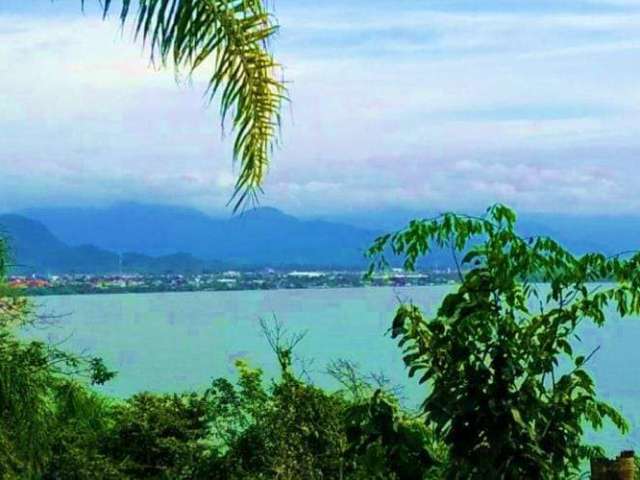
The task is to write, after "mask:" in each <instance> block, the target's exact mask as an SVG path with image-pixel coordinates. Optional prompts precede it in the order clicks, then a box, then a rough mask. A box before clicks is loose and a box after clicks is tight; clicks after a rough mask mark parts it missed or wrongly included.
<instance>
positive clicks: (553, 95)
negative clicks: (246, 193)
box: [0, 6, 640, 214]
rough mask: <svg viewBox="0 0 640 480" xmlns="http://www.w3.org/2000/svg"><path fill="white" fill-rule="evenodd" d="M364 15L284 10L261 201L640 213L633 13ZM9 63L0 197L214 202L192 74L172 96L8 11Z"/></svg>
mask: <svg viewBox="0 0 640 480" xmlns="http://www.w3.org/2000/svg"><path fill="white" fill-rule="evenodd" d="M356 9H357V7H355V6H351V7H349V10H350V11H351V12H355V11H356ZM358 12H359V15H355V14H353V15H348V14H345V12H344V11H342V10H340V9H337V8H335V7H334V8H331V7H327V8H316V9H310V10H308V9H305V10H302V9H300V8H297V7H291V8H288V9H285V10H284V11H283V12H281V15H280V17H281V21H282V23H283V25H284V27H283V31H282V34H281V36H280V38H279V39H278V43H277V44H276V50H277V51H278V53H279V54H280V55H279V56H280V58H281V60H282V62H283V63H284V64H285V65H286V74H287V78H288V79H289V80H291V81H292V84H291V97H292V99H293V103H292V105H291V106H290V113H291V115H290V114H289V110H287V111H286V112H285V117H284V118H285V121H284V125H283V132H284V137H283V147H282V149H281V150H280V151H278V152H276V157H275V161H274V164H273V166H272V168H271V172H270V176H269V179H268V182H267V184H266V186H265V189H266V192H267V195H266V197H265V198H264V201H265V203H269V204H275V205H277V206H280V207H282V208H284V209H285V210H290V211H293V212H295V213H306V214H312V213H322V212H328V211H333V210H339V209H340V208H343V206H344V205H345V204H348V205H350V206H352V207H354V208H355V207H358V208H361V209H368V208H374V207H376V206H412V207H419V206H424V205H429V206H430V207H434V208H440V209H441V208H449V207H469V206H472V207H477V206H478V205H480V204H488V203H493V202H494V201H497V200H500V201H505V202H508V203H512V204H514V205H516V206H518V207H519V208H524V209H529V210H540V209H542V210H562V209H565V208H576V209H580V210H585V211H603V210H609V209H612V208H613V209H617V210H619V211H622V210H624V211H637V209H638V208H640V194H636V193H635V189H634V187H633V185H635V183H637V181H638V180H639V179H640V178H639V177H640V167H639V166H637V162H636V158H637V153H638V152H640V135H638V133H637V132H638V125H640V108H639V106H640V90H638V87H637V83H638V77H639V73H640V58H639V57H640V52H639V51H638V47H640V28H639V27H640V15H638V14H635V13H631V14H625V13H615V14H614V13H610V12H609V13H606V14H596V13H590V14H588V15H587V14H573V13H567V12H564V13H562V14H557V15H551V14H549V13H548V12H545V13H536V12H522V13H514V12H502V13H496V12H492V13H474V14H470V13H468V12H434V11H422V12H420V11H416V10H415V8H414V9H413V10H411V11H409V10H407V11H398V12H397V14H394V15H393V16H390V15H384V16H383V15H380V13H379V12H375V11H365V10H364V9H360V10H358ZM341 13H342V14H341ZM347 13H348V12H347ZM0 60H1V61H0V107H1V113H0V129H1V130H2V134H0V169H1V170H2V172H3V176H2V178H0V203H2V204H4V205H10V204H11V205H18V206H19V205H21V204H34V203H39V202H40V203H42V202H44V201H48V202H59V203H69V202H76V201H82V202H89V203H91V202H105V201H108V200H109V199H113V200H121V199H128V198H134V199H138V200H150V201H154V200H162V201H174V202H180V203H187V204H193V205H198V206H202V207H205V208H207V209H210V210H220V209H222V208H224V205H225V203H226V200H227V199H228V195H229V194H230V192H231V190H232V184H233V178H234V177H233V168H232V163H231V156H230V141H229V139H226V140H225V141H221V140H220V129H219V126H218V123H219V118H218V116H217V115H216V110H215V108H213V109H208V110H207V109H205V108H204V105H205V102H204V100H203V98H202V96H201V94H202V87H203V85H202V82H201V79H198V80H196V81H195V85H194V86H193V87H188V86H182V87H178V86H176V84H175V79H174V77H173V75H172V73H170V72H157V71H155V70H154V69H153V68H152V67H150V65H149V63H148V60H147V57H146V56H145V55H144V54H143V53H142V52H141V51H140V48H139V47H138V46H133V45H131V43H130V42H129V37H128V35H125V36H124V38H122V35H121V32H120V30H119V28H118V27H117V26H116V25H115V24H114V23H103V22H100V21H99V20H96V19H90V18H84V19H83V18H76V19H71V17H55V18H50V19H44V18H34V17H29V16H11V17H9V16H6V15H4V16H3V15H0ZM623 192H624V193H623Z"/></svg>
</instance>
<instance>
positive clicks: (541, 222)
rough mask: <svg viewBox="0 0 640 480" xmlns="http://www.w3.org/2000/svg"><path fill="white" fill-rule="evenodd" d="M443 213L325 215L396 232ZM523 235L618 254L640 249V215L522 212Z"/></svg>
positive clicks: (578, 249)
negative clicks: (415, 219) (413, 221)
mask: <svg viewBox="0 0 640 480" xmlns="http://www.w3.org/2000/svg"><path fill="white" fill-rule="evenodd" d="M438 213H439V212H436V211H433V210H426V211H422V212H418V211H411V210H384V211H372V212H367V213H352V214H349V213H346V214H342V215H334V216H332V217H325V218H326V219H329V218H330V219H332V220H333V221H340V222H344V223H348V224H351V225H354V226H358V227H360V228H374V229H377V230H382V231H395V230H398V229H401V228H404V227H405V226H406V225H407V224H408V222H409V220H411V219H414V218H431V217H434V216H436V215H437V214H438ZM518 230H519V232H520V233H521V234H522V235H525V236H530V235H547V236H551V237H553V238H555V239H556V240H558V241H559V242H560V243H561V244H563V245H564V246H565V247H566V248H568V249H569V250H571V251H572V252H574V253H576V254H582V253H586V252H592V251H599V252H603V253H606V254H615V253H619V252H624V251H628V250H639V249H640V215H577V214H550V213H522V214H520V215H518Z"/></svg>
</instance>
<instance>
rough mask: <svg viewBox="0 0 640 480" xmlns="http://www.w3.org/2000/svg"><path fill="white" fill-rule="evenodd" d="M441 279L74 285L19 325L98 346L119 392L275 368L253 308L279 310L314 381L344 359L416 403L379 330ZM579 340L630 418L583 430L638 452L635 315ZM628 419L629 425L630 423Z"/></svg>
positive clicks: (437, 292) (269, 313)
mask: <svg viewBox="0 0 640 480" xmlns="http://www.w3.org/2000/svg"><path fill="white" fill-rule="evenodd" d="M449 288H450V287H447V286H435V287H416V288H355V289H319V290H270V291H244V292H195V293H161V294H129V295H80V296H60V297H44V298H39V299H38V300H37V303H38V305H39V309H40V312H42V313H45V314H55V315H59V316H60V318H58V319H57V320H56V321H55V322H54V323H53V324H52V325H47V326H46V327H42V326H41V327H38V328H32V329H31V330H30V331H29V332H28V335H30V336H35V337H38V338H42V339H46V340H47V341H50V342H54V343H60V342H62V345H63V347H64V348H66V349H69V350H72V351H75V352H84V353H88V354H91V355H99V356H102V357H103V358H104V359H105V361H106V362H107V364H108V365H109V366H110V367H111V368H112V369H115V370H117V371H118V372H119V374H118V376H117V377H116V379H115V380H113V381H112V382H110V383H109V384H108V385H107V386H105V387H102V391H104V392H105V393H108V394H110V395H115V396H119V397H124V396H128V395H131V394H133V393H135V392H139V391H142V390H150V391H154V392H173V391H185V390H190V389H203V388H206V387H207V386H208V385H209V384H210V382H211V380H212V379H214V378H217V377H221V376H224V377H228V378H234V377H235V368H234V362H235V361H236V360H237V359H239V358H243V359H246V360H247V361H249V362H250V363H251V364H252V365H254V366H260V367H262V368H263V369H264V370H265V372H266V374H267V376H273V375H276V374H277V365H276V362H275V357H274V355H273V353H272V352H271V350H270V347H269V345H268V343H267V342H266V341H265V339H264V337H263V334H262V332H261V329H260V325H259V320H260V318H266V319H270V318H272V317H273V316H276V317H277V318H278V319H279V320H280V321H281V322H282V323H283V324H284V325H285V326H286V328H287V329H288V330H289V331H290V332H291V333H299V332H307V334H306V337H305V338H304V340H303V341H302V342H301V343H300V344H299V346H298V348H297V351H296V355H297V363H298V365H304V366H305V370H306V371H308V372H309V374H310V376H311V377H312V379H313V381H314V382H315V383H317V384H319V385H321V386H324V387H329V388H331V387H335V386H336V385H335V383H334V382H333V381H332V379H331V378H330V376H328V375H327V374H326V373H325V372H326V366H327V364H328V363H329V362H330V361H332V360H336V359H346V360H350V361H352V362H355V363H357V364H358V365H359V367H360V369H361V371H362V372H363V373H383V374H384V375H385V376H386V377H387V378H389V380H390V382H391V383H392V384H393V385H399V386H401V387H402V388H403V392H402V394H403V397H404V402H405V403H406V404H407V405H408V406H416V405H417V404H418V403H419V401H420V399H421V398H424V390H423V387H420V386H417V385H416V382H415V381H414V380H412V379H408V378H407V376H406V372H405V370H404V368H403V365H402V361H401V355H400V352H399V350H398V348H397V346H396V344H395V342H394V341H393V340H392V339H391V338H390V337H389V335H388V334H387V330H388V328H389V326H390V325H391V320H392V318H393V314H394V311H395V309H396V307H397V306H398V303H399V301H400V300H403V301H407V300H412V301H413V302H414V303H416V304H418V305H420V306H422V307H423V308H424V309H425V310H427V311H432V310H433V309H434V308H435V307H436V306H437V305H438V303H439V301H440V300H441V299H442V297H443V296H444V295H445V294H446V292H447V291H448V289H449ZM580 335H581V338H582V342H576V345H575V347H576V349H578V350H581V351H584V352H586V353H588V352H589V351H591V350H592V349H593V348H595V347H596V346H598V345H599V346H600V347H601V348H600V350H599V351H598V353H597V354H596V355H595V356H594V358H593V359H592V360H591V361H590V363H589V369H590V371H591V372H592V373H593V375H594V378H595V380H596V385H597V387H598V391H599V393H600V394H601V395H602V397H604V398H605V399H606V400H608V401H610V402H611V403H612V404H614V405H615V406H616V407H618V408H620V409H621V410H622V411H623V413H624V414H625V415H626V417H627V418H628V419H629V420H630V422H631V424H632V426H633V427H632V431H631V432H630V434H629V435H627V436H626V437H622V436H620V435H618V434H617V433H615V432H614V431H613V429H611V428H606V429H605V431H604V432H600V433H595V434H591V435H590V437H591V438H592V439H593V440H595V441H598V442H599V443H602V444H604V445H605V446H606V447H607V449H608V450H609V451H610V452H611V453H613V452H615V451H617V450H620V449H633V448H634V447H635V448H636V450H640V415H639V413H640V319H628V320H620V319H619V318H618V317H617V315H616V314H615V312H613V311H611V312H609V319H608V322H607V325H606V326H605V327H603V328H597V327H595V326H590V325H586V326H584V327H582V329H581V331H580ZM636 426H637V427H636Z"/></svg>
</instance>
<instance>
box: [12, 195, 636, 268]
mask: <svg viewBox="0 0 640 480" xmlns="http://www.w3.org/2000/svg"><path fill="white" fill-rule="evenodd" d="M429 216H432V214H431V213H425V212H422V215H421V214H420V213H419V212H411V211H386V212H369V213H359V214H352V215H347V214H343V215H341V216H337V215H334V216H332V217H327V218H323V219H306V220H303V219H299V218H296V217H294V216H291V215H287V214H285V213H283V212H281V211H279V210H277V209H275V208H269V207H263V208H257V209H254V210H249V211H247V212H245V213H243V214H242V215H238V216H233V217H230V218H214V217H211V216H209V215H207V214H205V213H203V212H201V211H199V210H196V209H192V208H187V207H175V206H166V205H145V204H137V203H122V204H116V205H113V206H111V207H105V208H77V207H70V208H38V209H30V210H25V211H21V212H18V213H16V214H8V215H0V229H1V230H0V231H3V232H4V233H5V235H6V236H8V237H9V238H10V244H11V246H12V250H13V253H14V258H15V261H16V263H17V264H19V268H17V269H16V270H17V271H23V272H38V273H46V272H48V273H69V272H85V273H106V272H109V273H114V272H119V271H126V272H140V273H161V272H176V273H178V272H179V273H191V272H202V271H219V270H223V269H229V268H247V269H248V268H259V267H273V268H325V269H328V268H344V269H347V268H365V267H366V266H367V261H366V259H364V257H363V252H364V251H365V249H366V248H367V246H368V245H370V243H371V241H372V240H373V239H374V238H376V237H377V236H378V235H379V234H381V233H383V232H387V231H390V230H395V229H398V228H401V227H402V226H403V225H406V223H407V221H408V220H409V219H411V218H420V217H429ZM519 231H520V232H521V233H522V234H525V235H551V236H553V237H554V238H556V239H558V240H559V241H560V242H561V243H563V244H564V245H565V246H566V247H567V248H569V249H570V250H572V251H573V252H575V253H578V254H579V253H584V252H586V251H602V252H604V253H607V254H612V253H617V252H620V251H626V250H634V249H637V248H638V247H637V246H638V245H640V219H639V218H638V217H633V216H625V217H623V216H579V215H559V214H525V215H523V216H521V218H520V221H519ZM425 265H426V266H441V267H446V266H452V263H451V259H450V255H449V254H448V253H447V252H444V251H438V252H435V253H434V255H432V256H431V257H430V259H429V262H428V263H425Z"/></svg>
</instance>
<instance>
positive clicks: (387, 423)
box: [0, 206, 640, 480]
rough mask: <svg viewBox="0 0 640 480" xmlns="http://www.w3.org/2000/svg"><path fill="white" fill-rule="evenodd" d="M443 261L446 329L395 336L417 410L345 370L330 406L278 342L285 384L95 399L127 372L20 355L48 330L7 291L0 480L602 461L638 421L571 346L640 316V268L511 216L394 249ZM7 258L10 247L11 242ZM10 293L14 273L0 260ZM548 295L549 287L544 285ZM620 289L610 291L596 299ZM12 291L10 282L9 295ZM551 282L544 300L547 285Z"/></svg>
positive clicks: (456, 222)
mask: <svg viewBox="0 0 640 480" xmlns="http://www.w3.org/2000/svg"><path fill="white" fill-rule="evenodd" d="M432 246H437V247H440V248H442V247H450V248H451V249H452V252H454V255H455V256H456V258H457V254H456V253H455V252H461V254H462V255H463V258H462V259H461V260H460V262H459V263H460V284H459V287H458V288H457V289H456V290H455V291H453V292H452V293H450V294H449V295H448V296H447V297H446V298H445V299H444V301H443V303H442V305H441V306H440V308H439V309H438V310H437V312H436V313H435V315H433V316H427V315H425V314H424V313H423V312H421V311H420V310H419V309H418V308H417V307H416V306H414V305H411V304H406V305H401V306H400V307H399V309H398V313H397V315H396V317H395V319H394V320H393V323H392V334H393V336H394V337H397V338H399V339H400V344H401V347H402V350H403V354H404V360H405V362H406V364H407V367H408V369H409V375H410V376H412V377H413V376H414V375H416V374H417V375H419V377H420V379H419V381H420V382H421V383H425V384H426V385H427V386H428V388H426V389H425V394H426V398H425V401H424V403H423V405H422V409H421V411H419V412H408V411H406V410H403V409H402V408H401V407H400V406H399V404H398V401H397V399H396V398H395V397H394V396H393V394H392V393H391V392H389V391H388V390H386V389H385V388H384V386H382V387H381V386H379V385H375V384H374V385H372V384H371V382H368V381H366V380H365V378H364V377H362V376H361V375H359V374H358V373H357V371H355V370H354V369H353V368H351V366H350V365H349V364H348V363H345V362H338V363H336V364H334V365H333V366H332V368H331V371H332V372H333V374H334V376H335V377H336V378H337V379H338V380H339V381H340V383H341V384H342V385H343V386H344V388H342V389H341V390H340V391H336V392H327V391H325V390H322V389H320V388H318V387H316V386H314V385H312V384H310V383H309V382H308V381H303V380H302V378H301V377H300V376H299V375H297V374H296V371H295V369H294V368H293V365H292V362H291V358H292V349H293V348H294V347H295V344H296V343H297V340H298V339H297V338H293V339H291V338H289V339H287V337H286V335H282V332H281V331H280V330H278V329H276V330H275V331H274V330H271V331H267V339H268V340H269V342H270V344H271V346H272V347H273V350H274V353H275V355H276V356H277V359H278V361H279V364H280V367H281V375H280V376H279V378H277V379H275V380H272V381H267V380H265V379H264V378H263V375H262V372H261V371H260V370H259V369H257V368H254V367H252V366H250V365H247V364H245V363H242V362H239V363H238V365H237V367H238V381H237V382H236V383H235V384H234V383H231V382H230V381H228V380H226V379H217V380H215V381H213V382H212V384H211V385H210V387H209V388H207V389H206V390H205V391H202V392H192V393H182V394H174V395H158V394H153V393H140V394H138V395H135V396H133V397H132V398H129V399H127V400H124V401H118V400H114V399H108V398H103V397H101V396H99V395H97V394H96V393H94V392H93V391H92V389H91V387H90V384H91V383H93V384H100V383H103V382H106V381H108V380H109V379H110V378H111V377H112V376H113V375H114V373H113V372H111V371H109V370H108V369H107V368H106V367H105V365H104V364H103V363H102V361H101V360H100V359H98V358H83V357H77V356H74V355H69V354H67V353H65V352H63V351H61V350H59V349H58V348H56V347H52V346H48V345H45V344H42V343H39V342H29V341H24V340H20V339H19V338H18V337H17V336H16V330H17V329H18V328H19V327H20V326H21V325H23V324H24V322H28V321H37V318H36V317H35V316H34V312H32V311H31V310H30V305H29V303H28V302H27V301H26V300H25V299H24V298H22V297H20V296H19V295H18V294H17V293H16V292H15V291H12V290H11V289H9V288H7V287H6V286H2V291H1V292H0V298H1V301H0V360H1V361H0V476H1V478H7V479H89V478H90V479H111V478H113V479H123V478H124V479H127V478H129V479H142V478H149V479H291V480H293V479H353V480H356V479H398V480H404V479H407V480H409V479H430V478H433V479H436V478H453V479H455V478H460V479H494V478H495V479H516V478H528V479H564V478H571V477H573V476H575V475H577V474H579V472H580V469H581V465H582V463H581V462H583V461H584V460H585V459H587V458H589V457H592V456H595V455H600V452H599V450H598V449H597V448H595V447H590V446H587V445H584V444H583V441H582V433H583V427H584V426H585V425H587V424H590V425H591V426H593V427H595V428H598V427H599V426H601V425H602V422H603V420H605V419H609V420H612V421H613V422H614V424H615V425H617V426H618V427H619V428H620V429H621V430H622V431H624V430H625V429H626V428H627V427H626V423H625V422H624V420H623V419H622V418H621V417H620V415H619V414H618V413H617V412H616V411H615V410H614V409H613V408H611V407H610V406H608V405H606V404H605V403H603V402H601V401H600V400H598V398H597V396H596V393H595V387H594V384H593V381H592V380H591V378H590V376H589V374H588V373H587V371H586V366H587V364H588V360H589V356H588V355H586V356H585V355H578V354H574V352H573V348H572V343H575V342H574V340H575V337H574V334H575V330H576V328H577V327H578V325H579V324H580V323H581V322H583V321H585V320H591V321H594V322H595V323H597V324H602V323H603V322H604V321H605V312H606V311H605V307H606V306H607V305H608V304H610V303H611V304H612V305H615V307H616V308H617V310H618V312H619V313H620V315H622V316H627V315H631V314H636V313H638V311H639V310H640V270H639V269H638V266H640V265H639V263H640V256H638V255H636V256H633V257H631V258H628V259H626V260H623V259H622V258H620V257H611V258H606V257H604V256H602V255H598V254H592V255H585V256H582V257H579V258H577V257H574V256H573V255H571V254H570V253H569V252H567V251H566V250H564V249H563V248H562V247H560V246H559V245H558V244H557V243H555V242H554V241H552V240H550V239H547V238H522V237H519V236H518V235H517V234H516V232H515V215H514V214H513V212H511V211H510V210H509V209H507V208H505V207H502V206H497V207H493V208H491V209H490V210H489V211H488V212H487V215H486V216H484V217H479V218H475V217H467V216H460V215H452V214H447V215H443V216H441V217H438V218H435V219H432V220H422V221H414V222H412V223H411V224H410V225H409V227H408V228H407V229H406V230H404V231H401V232H398V233H397V234H395V235H388V236H384V237H381V238H380V239H379V240H378V241H377V242H376V243H375V245H374V246H373V247H372V249H371V251H370V254H371V255H372V256H374V257H378V256H379V257H378V258H379V259H380V264H381V265H384V259H383V257H382V255H383V254H384V253H387V252H389V250H391V251H392V252H393V253H395V254H400V255H404V256H405V258H406V267H407V268H408V269H412V268H414V267H415V265H416V262H417V261H418V259H419V257H420V256H422V255H425V254H427V253H428V252H429V249H430V248H432ZM0 250H4V245H3V244H1V243H0ZM0 258H2V261H0V278H4V273H5V272H6V266H7V265H6V257H5V256H4V255H0ZM534 280H535V281H537V282H540V283H534ZM603 280H606V281H607V283H598V284H596V283H594V282H599V281H600V282H601V281H603ZM0 283H2V282H0ZM541 283H544V284H546V285H545V286H542V285H541Z"/></svg>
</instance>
